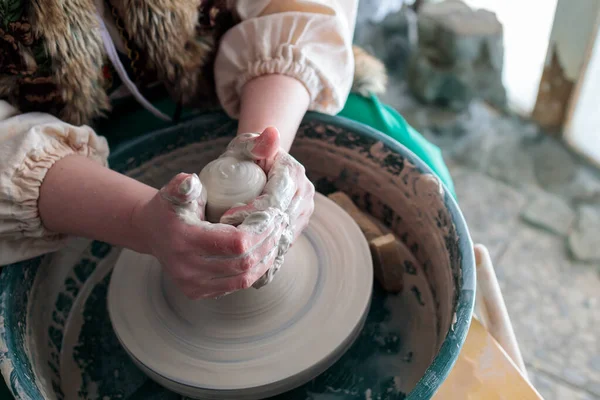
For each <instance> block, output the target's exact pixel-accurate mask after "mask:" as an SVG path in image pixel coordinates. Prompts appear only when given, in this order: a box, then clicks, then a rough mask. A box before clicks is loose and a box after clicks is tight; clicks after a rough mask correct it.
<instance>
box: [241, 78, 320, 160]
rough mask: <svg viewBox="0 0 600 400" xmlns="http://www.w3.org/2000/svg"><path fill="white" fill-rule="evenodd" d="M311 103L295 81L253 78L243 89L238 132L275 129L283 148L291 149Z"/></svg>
mask: <svg viewBox="0 0 600 400" xmlns="http://www.w3.org/2000/svg"><path fill="white" fill-rule="evenodd" d="M309 104H310V97H309V94H308V91H307V90H306V88H305V87H304V85H303V84H302V83H301V82H300V81H299V80H297V79H295V78H291V77H288V76H285V75H276V74H273V75H264V76H261V77H258V78H255V79H252V80H251V81H249V82H248V83H246V84H245V85H244V87H243V89H242V97H241V110H240V119H239V126H238V133H247V132H262V131H263V130H264V129H265V128H267V127H269V126H274V127H276V128H277V129H278V130H279V133H280V135H281V142H280V144H281V147H283V148H284V149H285V150H289V149H290V147H291V146H292V143H293V141H294V138H295V137H296V131H297V130H298V127H299V126H300V122H301V121H302V118H303V117H304V114H306V111H307V110H308V106H309Z"/></svg>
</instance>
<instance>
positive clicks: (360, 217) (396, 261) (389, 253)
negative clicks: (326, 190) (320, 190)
mask: <svg viewBox="0 0 600 400" xmlns="http://www.w3.org/2000/svg"><path fill="white" fill-rule="evenodd" d="M328 197H329V198H330V199H331V200H333V201H334V202H335V203H336V204H337V205H338V206H340V207H341V208H342V209H344V211H346V212H347V213H348V214H349V215H350V216H351V217H352V219H354V221H355V222H356V223H357V224H358V226H359V227H360V230H361V231H362V232H363V234H364V235H365V237H366V238H367V241H368V242H369V248H370V250H371V257H372V258H373V272H374V274H375V279H377V281H378V282H379V284H380V285H381V286H382V287H383V289H384V290H385V291H387V292H390V293H399V292H401V291H402V288H403V286H404V285H403V280H402V268H401V266H400V261H401V260H402V259H403V258H402V253H403V251H402V250H403V249H402V246H403V245H402V243H400V241H399V240H398V238H397V237H396V236H395V235H394V234H393V233H388V234H386V233H384V232H383V231H382V230H381V228H379V226H377V224H376V223H375V222H373V221H372V220H371V219H370V218H369V217H368V216H367V215H366V214H365V213H363V212H362V211H361V210H360V209H359V208H358V207H357V206H356V204H354V202H353V201H352V199H350V197H348V195H347V194H345V193H343V192H335V193H332V194H330V195H329V196H328Z"/></svg>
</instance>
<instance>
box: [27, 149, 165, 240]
mask: <svg viewBox="0 0 600 400" xmlns="http://www.w3.org/2000/svg"><path fill="white" fill-rule="evenodd" d="M156 192H157V191H156V189H154V188H152V187H150V186H147V185H145V184H143V183H140V182H138V181H136V180H134V179H131V178H129V177H126V176H124V175H121V174H119V173H117V172H114V171H112V170H110V169H108V168H105V167H102V166H101V165H98V164H97V163H95V162H93V161H92V160H89V159H88V158H86V157H83V156H69V157H65V158H63V159H62V160H60V161H58V162H57V163H56V164H54V166H53V167H52V168H50V170H49V171H48V173H47V174H46V177H45V178H44V181H43V183H42V187H41V189H40V199H39V205H38V207H39V212H40V216H41V219H42V222H43V224H44V226H45V227H46V228H47V229H48V230H50V231H53V232H59V233H64V234H69V235H76V236H81V237H86V238H90V239H95V240H101V241H105V242H107V243H111V244H113V245H116V246H122V247H127V248H131V249H133V250H136V251H140V252H146V249H145V248H144V247H145V245H144V243H143V240H142V239H141V235H140V232H138V231H137V230H136V229H135V227H134V226H133V224H132V222H131V221H132V213H133V211H134V209H135V208H136V207H137V206H138V205H139V204H142V203H145V202H147V201H150V199H151V198H152V197H153V196H154V195H155V194H156Z"/></svg>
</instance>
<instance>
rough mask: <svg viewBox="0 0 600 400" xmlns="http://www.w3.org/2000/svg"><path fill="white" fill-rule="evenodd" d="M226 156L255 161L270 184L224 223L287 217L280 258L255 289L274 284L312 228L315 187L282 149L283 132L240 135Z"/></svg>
mask: <svg viewBox="0 0 600 400" xmlns="http://www.w3.org/2000/svg"><path fill="white" fill-rule="evenodd" d="M226 153H231V155H233V156H236V155H238V154H242V155H243V156H244V157H247V158H250V159H253V160H254V161H255V162H256V163H257V164H258V165H260V166H261V167H262V168H263V170H264V171H265V173H266V174H267V184H266V186H265V188H264V190H263V194H262V195H261V196H259V197H258V198H256V199H255V200H254V201H253V202H251V203H249V204H247V205H244V206H240V207H234V208H232V209H230V210H228V211H227V212H226V213H225V214H224V215H223V216H222V217H221V222H222V223H225V224H231V225H237V224H241V223H242V222H243V221H247V220H248V219H251V218H252V216H253V215H256V214H257V213H261V214H267V215H269V216H270V218H271V219H273V220H274V219H275V217H276V216H277V215H280V214H283V215H284V216H285V218H284V219H283V220H282V221H281V223H282V224H285V225H286V226H285V229H284V231H283V234H282V236H281V240H280V242H279V249H278V253H279V254H278V255H277V257H276V258H275V261H274V263H273V267H272V268H271V269H270V270H269V272H268V274H266V275H265V276H263V278H262V279H261V280H260V281H258V282H257V283H256V284H255V285H254V286H255V287H260V286H263V285H265V284H267V283H269V282H270V281H271V279H272V278H273V274H274V273H275V272H277V270H278V269H279V267H281V264H282V263H283V256H284V255H285V253H286V252H287V251H288V249H289V247H290V246H291V244H292V243H293V242H294V241H295V240H296V238H297V237H298V236H299V235H300V234H301V233H302V231H303V230H304V229H305V228H306V226H307V225H308V222H309V220H310V217H311V215H312V213H313V210H314V195H315V187H314V185H313V184H312V182H310V181H309V180H308V178H307V177H306V174H305V169H304V167H303V166H302V164H300V163H299V162H298V161H296V159H294V158H293V157H292V156H290V155H289V154H288V153H287V152H286V151H285V150H283V149H282V148H280V147H279V132H278V131H277V129H275V128H267V129H265V130H264V131H263V132H262V133H261V134H260V135H255V134H242V135H239V136H238V137H237V138H236V139H234V140H233V141H232V142H231V143H230V144H229V146H228V148H227V151H226ZM248 217H250V218H248Z"/></svg>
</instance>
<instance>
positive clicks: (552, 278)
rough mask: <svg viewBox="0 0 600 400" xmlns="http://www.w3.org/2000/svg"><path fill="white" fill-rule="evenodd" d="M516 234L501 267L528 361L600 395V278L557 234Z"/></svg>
mask: <svg viewBox="0 0 600 400" xmlns="http://www.w3.org/2000/svg"><path fill="white" fill-rule="evenodd" d="M513 236H514V239H513V240H512V241H511V243H510V245H509V246H508V248H507V250H506V252H505V253H504V254H503V256H502V257H501V259H500V260H498V261H495V268H496V273H497V275H498V280H499V282H500V286H501V289H502V293H503V296H504V299H505V301H506V306H507V308H508V312H509V314H510V316H511V320H512V323H513V326H514V329H515V334H516V336H517V340H518V342H519V346H520V348H521V352H522V353H523V357H524V358H525V361H526V362H527V363H529V364H530V365H532V366H533V367H534V368H535V369H537V370H539V371H542V372H545V373H547V374H549V375H551V376H555V377H559V378H560V379H562V380H564V381H565V382H567V383H568V384H569V385H572V386H574V387H580V388H582V389H584V390H587V391H588V392H590V393H594V395H597V396H600V391H597V389H598V387H597V385H595V384H597V383H598V382H600V370H598V368H596V366H597V362H598V356H599V355H600V341H599V340H598V332H600V307H598V306H597V304H598V300H599V298H600V290H599V288H600V276H599V274H598V273H597V271H596V270H595V269H594V268H590V267H589V265H582V264H576V263H574V262H572V261H570V259H569V258H568V256H567V254H566V252H565V243H564V239H561V238H559V237H557V236H555V235H552V234H549V233H547V232H544V231H541V230H536V229H534V228H531V227H529V226H526V225H524V224H522V223H519V224H517V225H516V226H515V229H514V230H513ZM559 398H561V399H562V398H569V397H559Z"/></svg>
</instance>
